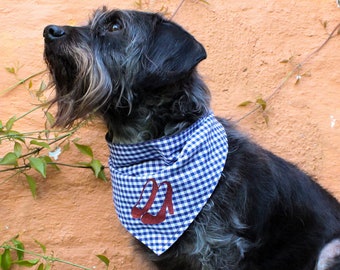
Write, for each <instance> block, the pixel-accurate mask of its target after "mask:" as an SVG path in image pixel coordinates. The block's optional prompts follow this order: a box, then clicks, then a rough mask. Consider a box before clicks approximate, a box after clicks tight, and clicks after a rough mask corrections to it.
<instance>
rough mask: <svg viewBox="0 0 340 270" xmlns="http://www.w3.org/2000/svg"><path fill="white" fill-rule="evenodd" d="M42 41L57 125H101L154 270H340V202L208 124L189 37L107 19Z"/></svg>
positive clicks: (124, 202) (129, 221)
mask: <svg viewBox="0 0 340 270" xmlns="http://www.w3.org/2000/svg"><path fill="white" fill-rule="evenodd" d="M44 38H45V55H44V57H45V60H46V62H47V65H48V67H49V70H50V73H51V77H52V81H53V83H54V85H55V88H56V96H55V98H54V99H53V100H52V104H54V103H56V104H57V105H58V112H57V115H56V125H57V126H63V127H69V126H71V125H72V124H73V123H74V121H76V120H77V119H84V118H86V117H87V116H88V115H89V114H93V113H94V114H97V115H99V116H101V117H102V118H103V119H104V121H105V122H106V124H107V128H108V133H107V136H106V140H107V142H108V145H109V148H110V154H111V155H110V159H109V164H110V171H111V175H112V184H113V191H114V202H115V207H116V210H117V213H118V216H119V218H120V220H121V222H122V224H123V225H124V226H125V227H126V229H127V230H128V231H129V232H130V233H131V234H133V235H134V239H137V240H136V243H137V245H136V247H137V250H139V251H140V252H142V253H143V254H144V255H145V258H147V259H148V260H150V261H152V262H153V263H154V264H155V266H156V267H157V268H158V269H180V270H183V269H194V270H197V269H213V270H214V269H228V270H236V269H237V270H242V269H247V270H249V269H250V270H280V269H284V270H313V269H317V270H326V269H327V270H331V269H332V270H335V269H337V270H339V269H340V205H339V203H338V202H337V200H336V199H335V198H334V197H332V196H331V195H330V194H329V193H328V192H327V191H325V190H324V189H323V188H322V187H320V186H319V185H318V184H317V183H316V182H314V181H313V180H312V179H311V177H309V176H308V175H306V174H305V173H303V172H302V171H300V170H299V169H298V168H297V167H296V166H294V165H293V164H291V163H289V162H287V161H285V160H283V159H281V158H279V157H277V156H276V155H274V154H272V153H271V152H269V151H266V150H264V149H262V148H261V147H260V146H259V145H257V144H255V143H254V142H252V141H250V140H249V139H248V138H247V137H246V136H244V135H242V134H240V133H239V132H238V131H237V130H235V128H234V126H233V125H232V124H231V123H230V122H228V121H227V120H225V119H221V118H218V117H215V116H214V115H213V113H212V112H211V109H210V107H209V101H210V95H209V90H208V89H207V86H206V85H205V84H204V82H203V81H202V79H201V77H200V76H199V75H198V73H197V71H196V66H197V64H198V63H199V62H200V61H202V60H203V59H205V58H206V52H205V50H204V48H203V46H202V45H201V44H200V43H198V42H197V41H196V40H195V39H194V37H192V36H191V35H190V34H189V33H187V32H186V31H185V30H183V29H182V28H181V27H180V26H178V25H177V24H175V23H174V22H172V21H169V20H167V19H165V18H163V17H162V16H161V15H159V14H153V13H143V12H137V11H122V10H113V11H108V10H107V9H106V8H103V9H101V10H97V11H96V12H95V13H94V16H93V18H92V19H91V20H90V21H89V23H88V25H86V26H81V27H71V26H56V25H49V26H47V27H46V28H45V30H44Z"/></svg>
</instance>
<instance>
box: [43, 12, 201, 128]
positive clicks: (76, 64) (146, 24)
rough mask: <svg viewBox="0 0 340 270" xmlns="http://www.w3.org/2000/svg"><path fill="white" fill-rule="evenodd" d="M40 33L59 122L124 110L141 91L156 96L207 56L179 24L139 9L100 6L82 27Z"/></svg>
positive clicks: (52, 26) (69, 27)
mask: <svg viewBox="0 0 340 270" xmlns="http://www.w3.org/2000/svg"><path fill="white" fill-rule="evenodd" d="M44 38H45V52H44V57H45V60H46V63H47V65H48V68H49V70H50V73H51V75H52V82H53V84H54V85H55V87H56V97H55V99H53V100H52V103H57V104H58V112H57V115H56V116H57V117H56V125H58V126H69V125H71V124H72V123H73V122H74V121H75V120H76V119H79V118H84V117H86V116H87V115H88V114H89V113H92V112H95V111H96V112H104V111H107V110H119V111H120V112H121V113H125V114H129V113H130V112H131V110H133V106H134V104H135V103H136V102H137V100H138V99H139V98H140V97H141V95H145V93H146V92H147V93H148V95H151V96H152V94H153V93H154V94H155V95H159V89H162V88H164V87H168V86H170V85H174V84H177V83H178V82H179V81H181V80H183V79H185V78H187V77H188V75H189V74H191V73H192V72H193V70H194V69H195V67H196V65H197V64H198V63H199V62H200V61H201V60H203V59H204V58H205V57H206V52H205V50H204V48H203V46H202V45H201V44H200V43H198V42H197V41H196V40H195V39H194V37H193V36H191V35H190V34H189V33H188V32H186V31H185V30H184V29H183V28H181V27H180V26H179V25H177V24H175V23H173V22H171V21H169V20H166V19H165V18H163V17H162V16H160V15H158V14H153V13H143V12H138V11H121V10H113V11H107V10H106V9H105V8H103V9H102V10H98V11H96V12H95V13H94V16H93V18H92V19H91V20H90V21H89V23H88V25H86V26H81V27H72V26H56V25H49V26H47V27H46V28H45V29H44ZM150 98H152V97H150Z"/></svg>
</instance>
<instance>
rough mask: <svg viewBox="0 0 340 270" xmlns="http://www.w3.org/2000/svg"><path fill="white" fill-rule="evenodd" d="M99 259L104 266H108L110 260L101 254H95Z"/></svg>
mask: <svg viewBox="0 0 340 270" xmlns="http://www.w3.org/2000/svg"><path fill="white" fill-rule="evenodd" d="M96 256H97V258H98V259H99V260H101V261H102V262H103V263H105V265H106V267H109V265H110V260H109V259H108V258H107V257H106V256H105V255H102V254H99V255H96Z"/></svg>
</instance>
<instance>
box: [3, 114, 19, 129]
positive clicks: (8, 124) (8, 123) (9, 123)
mask: <svg viewBox="0 0 340 270" xmlns="http://www.w3.org/2000/svg"><path fill="white" fill-rule="evenodd" d="M16 119H17V117H16V116H12V117H11V118H10V119H9V120H8V121H7V122H6V124H5V126H6V129H7V130H11V129H12V127H13V124H14V122H15V120H16Z"/></svg>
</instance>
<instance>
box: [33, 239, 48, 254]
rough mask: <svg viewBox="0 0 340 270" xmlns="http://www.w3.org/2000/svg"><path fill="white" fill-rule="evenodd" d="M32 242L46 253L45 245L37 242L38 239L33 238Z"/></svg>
mask: <svg viewBox="0 0 340 270" xmlns="http://www.w3.org/2000/svg"><path fill="white" fill-rule="evenodd" d="M34 242H35V243H36V244H37V245H38V246H39V247H40V248H41V250H42V251H43V252H44V253H46V246H45V245H44V244H42V243H41V242H39V241H38V240H36V239H34Z"/></svg>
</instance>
